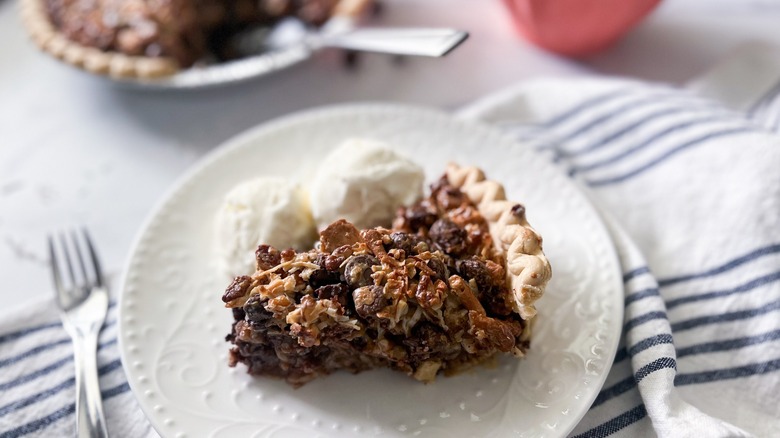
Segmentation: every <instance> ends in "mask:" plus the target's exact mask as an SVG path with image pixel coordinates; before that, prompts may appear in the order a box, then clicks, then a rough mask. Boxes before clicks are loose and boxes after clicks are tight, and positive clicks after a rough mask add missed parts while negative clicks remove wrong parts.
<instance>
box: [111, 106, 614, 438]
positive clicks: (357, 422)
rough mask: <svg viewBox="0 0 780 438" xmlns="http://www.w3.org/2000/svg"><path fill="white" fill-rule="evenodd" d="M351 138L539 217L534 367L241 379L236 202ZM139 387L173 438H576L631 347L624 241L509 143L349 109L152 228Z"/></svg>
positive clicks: (128, 322)
mask: <svg viewBox="0 0 780 438" xmlns="http://www.w3.org/2000/svg"><path fill="white" fill-rule="evenodd" d="M350 137H370V138H376V139H381V140H385V141H388V142H390V143H391V144H393V145H396V146H397V147H398V149H399V150H400V151H401V152H402V153H404V154H405V155H407V156H409V157H410V158H412V159H413V160H415V161H416V162H417V163H419V164H421V165H422V166H423V167H424V169H425V172H426V176H427V177H428V179H429V180H434V179H435V178H438V177H439V176H440V175H441V174H442V173H443V171H444V167H445V165H446V163H447V162H448V161H450V160H454V161H456V162H459V163H461V164H472V165H476V166H480V167H482V168H483V169H485V171H486V173H487V175H488V176H489V177H490V178H493V179H496V180H498V181H501V182H503V183H504V184H505V186H506V192H507V195H508V197H509V199H515V200H518V201H520V202H523V203H525V204H526V206H527V211H528V218H529V220H530V222H531V224H533V225H534V226H535V227H536V228H537V230H539V231H540V233H541V234H542V235H543V236H544V238H545V242H544V243H545V245H544V248H545V252H546V253H547V255H548V256H549V258H550V261H551V263H552V266H553V280H552V281H551V283H550V285H549V287H548V290H547V293H546V295H545V296H544V297H543V299H542V300H541V301H540V302H539V306H538V307H539V317H538V318H537V321H536V326H535V333H534V338H533V339H532V343H531V349H530V352H529V353H528V356H527V357H526V358H525V359H524V360H521V361H518V360H515V359H513V358H511V357H508V358H505V359H503V360H502V361H501V362H500V364H499V366H497V367H494V368H480V369H477V370H475V371H474V372H471V373H466V374H464V375H460V376H456V377H451V378H445V377H440V378H439V379H437V381H436V382H435V383H433V384H430V385H423V384H421V383H419V382H416V381H414V380H413V379H411V378H409V377H407V376H405V375H403V374H401V373H397V372H392V371H389V370H374V371H370V372H365V373H362V374H359V375H351V374H348V373H336V374H333V375H331V376H328V377H325V378H321V379H318V380H316V381H314V382H311V383H309V384H307V385H305V386H304V387H302V388H300V389H297V390H296V389H293V388H291V387H290V386H288V385H287V384H285V383H283V382H280V381H276V380H272V379H267V378H251V377H250V376H248V375H247V374H246V373H245V372H244V371H245V368H244V367H243V366H239V367H238V368H228V366H227V351H228V347H229V345H228V344H227V343H226V342H225V341H224V337H225V335H226V334H227V333H228V332H229V330H230V323H231V319H232V318H231V315H230V312H229V311H228V310H226V309H224V308H222V301H221V299H220V298H221V296H222V292H223V290H224V288H225V286H226V285H227V283H228V282H229V281H228V280H226V279H224V278H220V276H219V275H217V274H216V273H217V272H218V271H217V269H216V268H215V267H214V266H213V261H211V255H212V252H213V251H212V249H211V245H212V217H213V216H214V211H215V210H216V208H217V206H218V205H219V202H220V200H221V198H222V196H223V195H224V194H225V193H226V192H227V191H228V190H229V189H230V188H231V187H232V186H233V185H235V184H236V183H238V182H240V181H242V180H245V179H248V178H251V177H254V176H257V175H269V174H270V175H282V176H288V177H292V178H296V179H297V180H298V181H300V182H302V183H304V184H305V183H307V182H308V181H309V180H310V175H311V172H312V170H313V169H314V168H315V166H316V165H317V163H319V162H320V161H321V159H322V158H323V156H324V155H325V154H326V153H327V151H328V150H329V149H331V148H332V147H334V146H335V145H337V144H338V143H340V142H342V141H343V140H345V139H347V138H350ZM119 312H120V317H119V321H120V322H119V345H120V350H121V352H122V362H123V364H124V367H125V370H126V372H127V378H128V381H129V382H130V387H131V388H132V390H133V392H134V393H135V395H136V397H137V398H138V400H139V402H140V404H141V407H142V408H143V410H144V412H145V413H146V415H147V416H148V417H149V419H150V421H151V422H152V425H153V426H154V427H155V429H157V431H158V432H159V433H160V434H161V435H162V436H163V437H184V436H188V437H205V436H208V437H240V436H252V437H290V436H307V437H308V436H339V437H353V436H354V437H365V436H393V437H395V436H418V435H420V436H425V437H451V436H479V437H487V436H502V437H503V436H513V435H517V436H564V435H566V434H567V433H568V432H569V431H571V429H572V428H573V427H574V426H575V425H576V424H577V422H578V421H579V420H580V418H582V416H583V415H584V414H585V412H586V411H587V409H588V407H589V406H590V404H591V403H592V401H593V399H594V398H595V397H596V394H597V393H598V391H599V389H600V388H601V386H602V384H603V382H604V379H605V377H606V375H607V372H608V371H609V367H610V365H611V362H612V359H613V357H614V354H615V351H616V349H617V345H618V339H619V336H620V326H621V322H622V319H623V304H622V284H621V277H620V270H619V266H618V261H617V257H616V254H615V252H614V248H613V246H612V242H611V241H610V238H609V236H608V234H607V231H606V229H605V227H604V226H603V224H602V222H601V220H600V219H599V217H598V215H597V214H596V212H595V211H594V209H593V208H592V207H591V205H590V204H589V203H588V202H587V200H586V199H585V196H584V195H583V194H582V193H580V192H579V191H578V190H577V188H576V187H575V185H574V184H573V183H572V182H571V181H569V180H568V179H567V178H566V177H565V176H563V175H562V174H561V173H559V172H558V171H557V170H556V169H555V168H554V167H553V166H552V164H550V163H548V162H547V161H546V160H545V159H544V158H542V157H540V156H538V155H536V154H535V153H534V152H532V151H530V150H529V148H525V147H522V146H520V145H518V144H517V143H515V142H514V141H512V140H511V139H509V138H508V137H506V136H504V135H503V134H501V133H500V132H498V131H496V130H494V129H492V128H489V127H486V126H482V125H478V124H473V123H471V122H463V121H458V120H456V119H453V118H452V117H451V116H449V115H447V114H445V113H441V112H437V111H432V110H425V109H419V108H414V107H406V106H393V105H349V106H337V107H332V108H327V109H321V110H315V111H310V112H305V113H302V114H297V115H292V116H289V117H285V118H282V119H280V120H277V121H274V122H271V123H267V124H264V125H262V126H260V127H258V128H256V129H253V130H251V131H249V132H247V133H245V134H243V135H241V136H239V137H237V138H235V139H233V140H231V141H229V142H228V144H226V145H225V146H223V147H221V148H219V149H218V150H217V151H215V152H214V153H212V154H211V155H209V156H208V157H206V158H205V159H203V161H202V162H201V163H200V165H199V166H197V167H196V168H195V169H193V170H192V171H191V172H190V173H189V174H188V175H187V176H185V177H184V178H183V180H182V181H180V183H179V184H178V185H177V186H176V188H175V189H174V190H173V191H172V192H171V193H169V195H168V196H167V197H166V199H165V201H164V202H163V203H162V204H161V205H160V207H159V208H158V209H157V211H156V212H155V213H154V214H153V215H152V217H151V219H150V220H149V221H148V222H147V224H146V226H145V227H144V229H143V231H142V232H141V234H140V236H139V238H138V240H137V241H136V246H135V249H134V251H133V253H132V256H131V258H130V262H129V265H128V267H127V271H126V275H125V280H124V288H123V293H122V296H121V298H120V301H119Z"/></svg>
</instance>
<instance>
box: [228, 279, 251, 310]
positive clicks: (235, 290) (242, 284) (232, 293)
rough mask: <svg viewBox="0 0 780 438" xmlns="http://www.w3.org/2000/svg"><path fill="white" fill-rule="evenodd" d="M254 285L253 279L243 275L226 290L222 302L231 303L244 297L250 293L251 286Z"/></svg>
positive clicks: (234, 280)
mask: <svg viewBox="0 0 780 438" xmlns="http://www.w3.org/2000/svg"><path fill="white" fill-rule="evenodd" d="M251 285H252V279H251V278H250V277H249V276H247V275H241V276H239V277H236V278H234V279H233V282H232V283H230V286H228V287H227V289H225V293H224V294H223V295H222V301H223V302H225V303H229V302H231V301H233V300H236V299H238V298H241V297H243V296H244V295H246V294H247V293H248V292H249V286H251Z"/></svg>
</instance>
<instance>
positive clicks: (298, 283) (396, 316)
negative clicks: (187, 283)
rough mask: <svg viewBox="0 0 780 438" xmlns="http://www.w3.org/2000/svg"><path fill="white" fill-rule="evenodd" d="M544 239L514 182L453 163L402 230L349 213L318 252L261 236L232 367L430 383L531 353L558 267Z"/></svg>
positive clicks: (238, 284)
mask: <svg viewBox="0 0 780 438" xmlns="http://www.w3.org/2000/svg"><path fill="white" fill-rule="evenodd" d="M541 240H542V239H541V237H540V236H539V235H538V234H537V233H536V232H535V231H534V230H533V229H532V228H531V227H530V226H529V225H528V222H527V221H526V218H525V207H524V206H523V205H522V204H518V203H516V202H511V201H508V200H506V197H505V194H504V188H503V186H501V185H500V184H499V183H497V182H495V181H490V180H486V179H485V177H484V174H483V172H482V171H481V170H479V169H477V168H476V167H464V168H461V167H459V166H458V165H455V164H451V165H450V166H449V168H448V169H447V172H446V174H445V175H444V176H443V177H442V178H441V179H439V180H438V181H437V182H436V183H434V184H433V185H432V186H431V193H430V195H429V196H428V197H427V198H426V199H423V200H422V201H420V202H418V203H416V204H414V205H411V206H409V207H405V206H401V207H400V208H399V209H398V214H397V216H396V218H395V220H394V221H393V225H392V229H387V228H383V227H375V228H369V229H364V230H358V229H357V228H356V227H355V226H354V225H353V224H351V223H349V222H347V221H346V220H344V219H340V220H337V221H336V222H334V223H332V224H331V225H329V226H328V227H327V228H325V229H324V230H323V231H322V232H321V233H320V240H319V245H318V246H317V247H316V248H315V249H312V250H310V251H303V252H296V251H294V250H292V249H288V250H283V251H279V250H278V249H276V248H273V247H271V246H268V245H261V246H260V247H259V248H258V249H257V252H256V257H257V271H256V272H255V273H254V274H252V275H251V276H249V275H243V276H239V277H236V278H235V279H234V280H233V282H232V283H231V284H230V285H229V286H228V287H227V289H226V290H225V293H224V294H223V296H222V300H223V301H224V302H225V305H226V307H229V308H231V309H232V311H233V317H234V323H233V325H232V330H231V333H230V334H229V335H228V336H227V339H228V340H229V341H230V342H231V343H232V344H233V345H234V347H233V348H232V349H231V351H230V365H231V366H236V364H238V363H243V364H245V365H246V366H247V369H248V372H249V373H250V374H255V375H268V376H274V377H280V378H283V379H285V380H286V381H287V382H288V383H291V384H293V385H296V386H300V385H302V384H304V383H306V382H308V381H310V380H311V379H314V378H315V377H317V376H320V375H325V374H330V373H331V372H333V371H336V370H340V369H343V370H347V371H351V372H353V373H357V372H360V371H365V370H368V369H372V368H378V367H389V368H391V369H395V370H398V371H401V372H404V373H406V374H408V375H410V376H412V377H414V378H415V379H417V380H420V381H423V382H431V381H433V380H434V379H435V377H436V375H437V374H438V373H443V374H445V375H453V374H456V373H459V372H462V371H464V370H467V369H469V368H471V367H473V366H474V365H477V364H480V363H484V362H487V361H490V360H492V359H494V357H495V356H496V355H497V354H499V353H502V352H503V353H510V352H511V353H512V354H514V355H515V356H518V357H522V356H524V355H525V353H526V351H527V349H528V346H529V342H530V335H531V320H532V318H533V317H534V316H535V315H536V308H535V307H534V303H535V301H536V300H537V299H539V298H540V297H541V295H542V293H543V291H544V287H545V286H546V284H547V282H548V280H549V279H550V276H551V270H550V264H549V262H548V261H547V258H546V257H545V256H544V253H543V252H542V245H541V243H542V241H541Z"/></svg>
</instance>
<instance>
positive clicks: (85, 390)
mask: <svg viewBox="0 0 780 438" xmlns="http://www.w3.org/2000/svg"><path fill="white" fill-rule="evenodd" d="M73 348H74V359H75V362H76V436H77V437H78V438H107V437H108V431H107V430H106V418H105V416H104V415H103V402H102V401H101V395H100V385H99V383H98V369H97V333H94V332H93V333H83V332H82V333H78V335H77V336H74V337H73Z"/></svg>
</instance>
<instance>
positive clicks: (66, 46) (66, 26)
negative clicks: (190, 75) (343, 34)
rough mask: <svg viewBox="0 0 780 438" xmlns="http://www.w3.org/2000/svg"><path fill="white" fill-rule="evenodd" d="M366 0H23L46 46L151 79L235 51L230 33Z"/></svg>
mask: <svg viewBox="0 0 780 438" xmlns="http://www.w3.org/2000/svg"><path fill="white" fill-rule="evenodd" d="M369 2H370V0H22V16H23V19H24V22H25V25H26V27H27V29H28V30H29V33H30V35H31V37H32V39H33V40H34V41H35V43H36V44H37V45H38V46H39V47H40V48H41V49H43V50H44V51H45V52H47V53H49V54H51V55H54V56H55V57H57V58H60V59H62V60H64V61H65V62H67V63H70V64H72V65H75V66H77V67H79V68H83V69H85V70H88V71H90V72H93V73H99V74H106V75H110V76H117V77H138V78H154V77H160V76H166V75H170V74H173V73H175V72H177V71H179V70H180V69H184V68H189V67H191V66H193V65H195V64H196V63H199V62H201V61H204V60H216V61H221V60H226V59H230V58H232V57H234V56H235V54H234V53H233V50H232V48H231V45H230V38H231V37H232V36H234V35H235V34H236V33H238V32H242V31H245V30H247V29H250V28H252V27H269V26H272V25H273V24H275V23H277V22H279V21H280V20H282V19H284V18H288V17H294V18H297V19H299V20H300V21H301V22H303V23H304V24H305V25H308V26H321V25H322V24H323V23H325V22H326V21H327V20H328V19H329V18H331V17H333V16H335V15H352V14H357V13H358V12H359V11H360V10H362V8H363V7H364V6H365V5H366V4H367V3H369Z"/></svg>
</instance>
